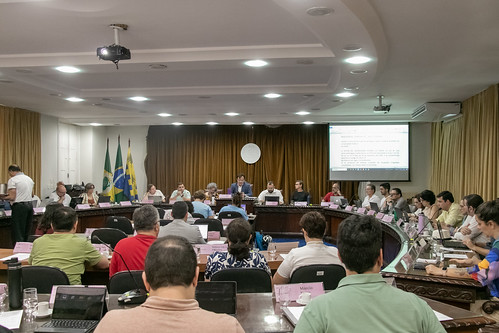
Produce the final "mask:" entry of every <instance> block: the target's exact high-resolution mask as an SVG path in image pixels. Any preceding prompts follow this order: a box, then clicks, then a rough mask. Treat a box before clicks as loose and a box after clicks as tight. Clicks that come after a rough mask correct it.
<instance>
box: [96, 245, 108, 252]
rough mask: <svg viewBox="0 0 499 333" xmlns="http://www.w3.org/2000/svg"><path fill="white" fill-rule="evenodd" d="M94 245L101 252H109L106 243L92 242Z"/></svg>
mask: <svg viewBox="0 0 499 333" xmlns="http://www.w3.org/2000/svg"><path fill="white" fill-rule="evenodd" d="M92 246H93V247H94V249H96V250H97V251H99V252H100V253H104V252H109V248H108V247H107V246H106V245H104V244H92Z"/></svg>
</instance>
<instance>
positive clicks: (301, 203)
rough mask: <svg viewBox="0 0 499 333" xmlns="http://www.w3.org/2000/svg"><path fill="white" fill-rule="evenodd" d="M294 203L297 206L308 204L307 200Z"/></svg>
mask: <svg viewBox="0 0 499 333" xmlns="http://www.w3.org/2000/svg"><path fill="white" fill-rule="evenodd" d="M294 205H295V206H296V207H304V206H306V205H307V202H306V201H295V203H294Z"/></svg>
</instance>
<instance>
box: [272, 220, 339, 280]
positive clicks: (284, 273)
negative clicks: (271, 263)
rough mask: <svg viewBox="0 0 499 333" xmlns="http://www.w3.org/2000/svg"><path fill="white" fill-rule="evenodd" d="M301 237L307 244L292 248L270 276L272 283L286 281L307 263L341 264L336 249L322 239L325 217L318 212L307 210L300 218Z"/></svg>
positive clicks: (324, 229)
mask: <svg viewBox="0 0 499 333" xmlns="http://www.w3.org/2000/svg"><path fill="white" fill-rule="evenodd" d="M300 227H302V231H303V237H304V238H305V241H306V242H307V245H305V246H303V247H298V248H296V249H292V250H291V251H290V252H289V253H288V255H287V256H286V258H285V259H284V261H283V262H282V264H281V265H280V266H279V268H278V269H277V272H276V273H275V274H274V277H273V278H272V283H273V284H284V283H288V282H289V280H290V279H291V275H293V272H294V271H295V270H297V269H298V268H300V267H303V266H308V265H318V264H321V265H329V264H336V265H341V266H343V264H342V263H341V261H340V258H338V250H337V249H336V248H335V247H333V246H327V245H325V244H324V242H323V241H322V237H323V236H324V233H325V231H326V219H325V218H324V216H323V215H322V214H321V213H319V212H309V213H307V214H305V215H303V217H302V218H301V220H300Z"/></svg>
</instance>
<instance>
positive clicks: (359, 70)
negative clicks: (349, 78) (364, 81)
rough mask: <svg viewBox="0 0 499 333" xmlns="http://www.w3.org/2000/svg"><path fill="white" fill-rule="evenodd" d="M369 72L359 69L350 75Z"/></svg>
mask: <svg viewBox="0 0 499 333" xmlns="http://www.w3.org/2000/svg"><path fill="white" fill-rule="evenodd" d="M366 73H367V71H366V70H365V69H357V70H353V71H350V74H366Z"/></svg>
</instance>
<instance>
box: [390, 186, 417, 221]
mask: <svg viewBox="0 0 499 333" xmlns="http://www.w3.org/2000/svg"><path fill="white" fill-rule="evenodd" d="M386 203H387V204H388V210H387V211H388V212H389V213H392V212H393V211H394V210H395V208H398V209H400V210H401V211H403V212H406V213H409V212H410V211H411V210H410V209H409V205H408V204H407V200H405V199H404V197H403V196H402V191H401V190H400V189H399V188H397V187H394V188H392V189H391V190H390V197H389V198H388V199H386ZM399 217H401V216H399Z"/></svg>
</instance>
